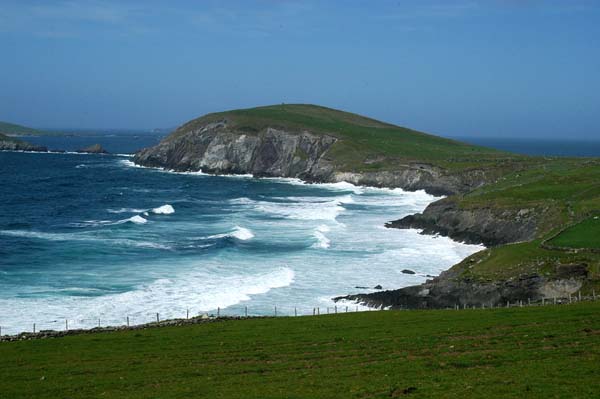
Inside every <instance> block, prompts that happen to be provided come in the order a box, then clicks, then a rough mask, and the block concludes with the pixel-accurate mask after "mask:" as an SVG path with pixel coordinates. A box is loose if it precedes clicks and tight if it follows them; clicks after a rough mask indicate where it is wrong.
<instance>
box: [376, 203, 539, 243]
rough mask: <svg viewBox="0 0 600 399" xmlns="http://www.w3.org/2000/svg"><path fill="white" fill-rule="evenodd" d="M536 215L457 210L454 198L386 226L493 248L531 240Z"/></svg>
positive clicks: (488, 209)
mask: <svg viewBox="0 0 600 399" xmlns="http://www.w3.org/2000/svg"><path fill="white" fill-rule="evenodd" d="M539 214H540V213H539V212H536V211H534V210H533V209H512V208H506V209H505V208H500V207H480V208H460V207H459V206H458V203H457V200H456V199H455V198H444V199H441V200H439V201H436V202H434V203H432V204H430V205H429V206H428V207H427V208H426V209H425V211H424V212H423V213H418V214H415V215H409V216H406V217H404V218H402V219H400V220H396V221H393V222H390V223H387V224H386V227H393V228H401V229H406V228H414V229H422V230H423V234H441V235H443V236H448V237H450V238H452V239H454V240H458V241H463V242H466V243H469V244H481V243H483V244H484V245H485V246H488V247H489V246H496V245H501V244H507V243H511V242H519V241H528V240H532V239H533V238H534V237H535V234H536V232H537V225H538V221H539Z"/></svg>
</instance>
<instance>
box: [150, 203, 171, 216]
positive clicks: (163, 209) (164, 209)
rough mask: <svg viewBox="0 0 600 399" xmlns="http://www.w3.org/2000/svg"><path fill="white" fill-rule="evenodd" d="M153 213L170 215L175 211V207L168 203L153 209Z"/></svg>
mask: <svg viewBox="0 0 600 399" xmlns="http://www.w3.org/2000/svg"><path fill="white" fill-rule="evenodd" d="M152 213H156V214H157V215H170V214H172V213H175V209H173V207H172V206H171V205H169V204H166V205H162V206H159V207H158V208H154V209H152Z"/></svg>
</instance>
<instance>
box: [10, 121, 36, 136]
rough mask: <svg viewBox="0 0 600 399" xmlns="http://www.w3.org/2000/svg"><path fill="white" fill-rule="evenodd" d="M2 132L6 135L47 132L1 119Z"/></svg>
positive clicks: (28, 134)
mask: <svg viewBox="0 0 600 399" xmlns="http://www.w3.org/2000/svg"><path fill="white" fill-rule="evenodd" d="M0 133H1V134H4V135H5V136H39V135H43V134H46V133H45V132H43V131H41V130H37V129H33V128H31V127H27V126H21V125H16V124H14V123H8V122H2V121H0Z"/></svg>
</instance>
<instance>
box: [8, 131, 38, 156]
mask: <svg viewBox="0 0 600 399" xmlns="http://www.w3.org/2000/svg"><path fill="white" fill-rule="evenodd" d="M0 151H35V152H48V149H47V148H46V147H44V146H40V145H35V144H31V143H28V142H26V141H23V140H17V139H14V138H9V137H7V136H4V135H2V134H0Z"/></svg>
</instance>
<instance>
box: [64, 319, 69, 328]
mask: <svg viewBox="0 0 600 399" xmlns="http://www.w3.org/2000/svg"><path fill="white" fill-rule="evenodd" d="M65 331H69V320H67V319H65Z"/></svg>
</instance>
